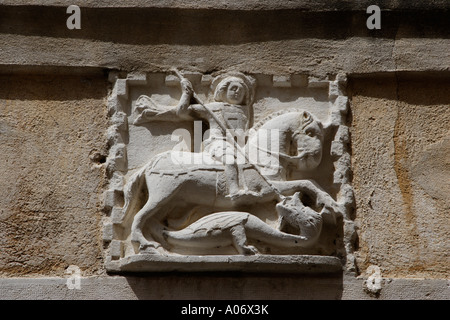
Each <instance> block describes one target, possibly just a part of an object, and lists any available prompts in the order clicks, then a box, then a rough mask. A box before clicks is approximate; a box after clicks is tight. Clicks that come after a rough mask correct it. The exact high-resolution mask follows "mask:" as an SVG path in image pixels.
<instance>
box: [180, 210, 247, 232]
mask: <svg viewBox="0 0 450 320" xmlns="http://www.w3.org/2000/svg"><path fill="white" fill-rule="evenodd" d="M248 216H249V213H247V212H236V211H229V212H228V211H227V212H217V213H213V214H210V215H207V216H205V217H203V218H201V219H199V220H197V221H196V222H194V223H192V224H191V225H190V226H188V227H187V228H189V229H190V230H191V232H192V233H195V232H199V231H200V230H203V231H206V232H211V231H213V230H218V229H219V230H225V229H229V228H231V227H233V226H235V225H238V224H241V223H242V222H245V221H247V219H248Z"/></svg>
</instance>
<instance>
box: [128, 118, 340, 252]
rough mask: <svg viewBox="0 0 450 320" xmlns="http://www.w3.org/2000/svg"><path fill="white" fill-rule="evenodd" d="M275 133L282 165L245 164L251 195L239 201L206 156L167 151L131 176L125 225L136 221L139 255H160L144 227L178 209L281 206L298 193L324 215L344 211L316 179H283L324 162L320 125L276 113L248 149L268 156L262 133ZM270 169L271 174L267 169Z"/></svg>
mask: <svg viewBox="0 0 450 320" xmlns="http://www.w3.org/2000/svg"><path fill="white" fill-rule="evenodd" d="M275 129H276V130H278V135H274V136H276V138H277V139H278V141H273V139H274V138H273V137H272V141H271V143H274V142H276V143H277V144H278V146H279V150H277V151H274V152H272V154H275V155H279V157H280V161H279V163H277V164H276V165H275V170H273V167H274V165H273V163H271V164H269V165H268V164H267V163H257V162H253V163H252V162H247V163H245V164H244V165H243V166H242V173H241V175H242V176H243V178H244V180H245V184H246V188H247V189H248V191H249V192H247V193H244V194H242V195H241V196H240V197H239V198H237V199H236V198H230V197H228V196H227V192H226V188H227V187H226V179H225V177H224V165H223V163H220V162H217V161H214V160H213V159H211V158H208V155H207V154H205V153H204V152H199V153H191V152H174V151H168V152H164V153H161V154H158V155H156V156H155V157H154V158H153V159H151V160H150V162H149V163H148V164H147V165H145V166H143V167H142V168H141V169H140V170H139V171H137V172H136V173H135V174H133V175H132V176H131V178H130V179H129V181H128V182H127V183H126V185H125V187H124V206H123V212H124V215H123V217H124V218H123V222H122V223H123V225H129V224H130V222H131V220H132V222H131V242H132V243H133V245H134V248H135V251H139V252H146V253H155V254H156V253H157V248H159V247H160V246H161V245H160V244H159V243H158V242H156V241H155V240H154V239H153V237H152V236H148V235H147V237H146V236H144V228H145V226H146V224H147V223H148V222H149V221H150V220H154V219H162V218H163V217H164V215H167V213H168V212H170V211H171V210H173V209H174V208H175V207H177V206H178V207H181V206H184V207H187V208H189V207H190V208H192V207H196V206H200V207H209V208H213V212H218V211H232V210H236V208H239V207H241V206H245V205H247V206H248V205H249V204H250V205H251V204H256V203H267V202H273V201H276V202H280V201H282V200H283V199H284V197H285V196H289V195H293V194H294V193H295V192H299V191H300V192H303V193H306V194H308V196H309V197H310V198H311V199H313V201H314V202H315V205H317V206H318V207H319V209H322V208H324V207H325V208H326V210H322V211H323V212H325V215H326V214H327V213H329V214H330V215H333V214H334V213H335V212H338V211H340V208H339V205H338V204H337V203H336V202H335V201H334V199H333V198H332V197H331V196H330V195H329V194H328V193H327V192H325V191H324V190H323V189H321V188H320V186H318V185H317V184H316V183H315V182H314V181H313V180H294V181H287V180H285V179H286V172H287V171H286V170H287V168H286V167H287V166H291V167H292V166H294V167H296V168H297V169H299V170H311V169H313V168H315V167H317V166H318V165H319V164H320V161H321V157H322V148H323V136H324V134H323V125H322V124H321V122H320V121H319V120H317V119H315V118H314V117H313V115H311V114H310V113H309V112H307V111H302V110H298V111H292V112H287V113H285V114H280V115H277V116H275V117H272V118H271V119H270V120H268V121H267V123H264V124H261V125H260V126H258V125H257V126H255V130H253V134H252V135H251V136H250V137H249V139H248V142H247V144H246V146H245V150H251V148H256V149H255V150H259V151H260V152H268V151H267V150H266V149H265V148H266V147H267V143H261V139H260V138H261V136H264V134H261V133H262V132H267V130H275ZM249 148H250V149H249ZM186 159H190V160H189V161H186ZM206 159H207V161H205V160H206ZM246 159H247V160H248V158H246ZM267 166H269V167H271V168H269V169H270V170H263V169H267ZM274 173H275V174H274ZM142 194H146V195H148V199H146V200H145V204H144V205H143V206H142V207H140V204H141V203H142V196H141V195H142ZM136 211H137V213H136V214H135V215H134V213H135V212H136ZM149 219H150V220H149Z"/></svg>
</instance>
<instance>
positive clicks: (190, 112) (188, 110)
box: [176, 79, 196, 120]
mask: <svg viewBox="0 0 450 320" xmlns="http://www.w3.org/2000/svg"><path fill="white" fill-rule="evenodd" d="M180 85H181V90H182V94H181V98H180V102H179V103H178V105H177V107H176V114H177V116H178V117H179V118H181V119H183V120H194V119H195V118H196V117H195V112H194V108H192V107H191V106H192V105H191V100H192V97H193V95H194V89H193V88H192V84H191V82H190V81H189V80H187V79H182V80H181V81H180Z"/></svg>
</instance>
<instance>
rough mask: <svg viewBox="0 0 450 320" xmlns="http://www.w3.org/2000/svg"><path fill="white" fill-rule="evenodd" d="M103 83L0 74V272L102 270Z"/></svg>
mask: <svg viewBox="0 0 450 320" xmlns="http://www.w3.org/2000/svg"><path fill="white" fill-rule="evenodd" d="M106 94H107V82H106V81H105V80H104V79H102V78H99V77H79V76H53V75H45V76H25V75H4V76H1V77H0V113H1V117H0V141H1V143H0V145H1V147H0V159H1V160H0V161H1V166H0V172H1V173H0V175H1V180H2V184H1V188H2V197H1V199H0V207H1V215H0V225H1V228H0V247H1V248H2V250H1V251H0V274H1V275H2V276H6V277H11V276H52V275H54V276H62V275H63V274H64V270H65V269H66V268H67V267H68V266H69V265H71V264H73V265H78V266H80V268H82V269H83V271H84V272H85V273H86V275H92V274H96V273H98V272H101V271H102V269H103V267H102V242H101V237H100V228H101V216H102V214H101V211H100V210H101V202H102V198H101V195H102V192H103V183H104V173H103V171H104V169H103V168H102V167H101V163H100V162H101V161H103V160H102V157H101V155H102V154H105V153H106V143H105V134H104V133H105V130H106V128H107V117H106V100H105V99H106Z"/></svg>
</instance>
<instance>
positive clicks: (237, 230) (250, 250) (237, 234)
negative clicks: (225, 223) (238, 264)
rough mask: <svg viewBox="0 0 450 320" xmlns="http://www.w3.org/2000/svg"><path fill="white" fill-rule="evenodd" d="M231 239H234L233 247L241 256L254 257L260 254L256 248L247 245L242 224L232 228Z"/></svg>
mask: <svg viewBox="0 0 450 320" xmlns="http://www.w3.org/2000/svg"><path fill="white" fill-rule="evenodd" d="M231 237H232V238H233V245H234V247H235V248H236V250H237V251H238V252H239V254H243V255H253V254H257V253H258V250H257V249H256V248H255V247H254V246H249V245H248V244H247V235H246V234H245V227H244V225H242V224H240V225H237V226H234V227H233V228H231Z"/></svg>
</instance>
